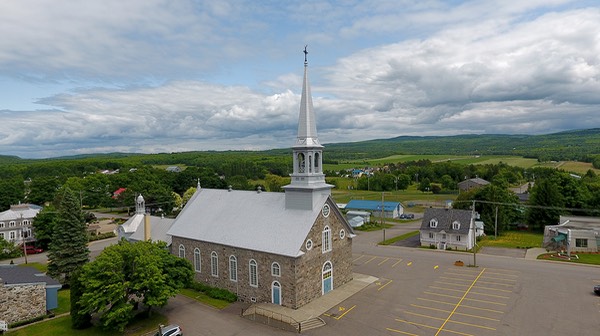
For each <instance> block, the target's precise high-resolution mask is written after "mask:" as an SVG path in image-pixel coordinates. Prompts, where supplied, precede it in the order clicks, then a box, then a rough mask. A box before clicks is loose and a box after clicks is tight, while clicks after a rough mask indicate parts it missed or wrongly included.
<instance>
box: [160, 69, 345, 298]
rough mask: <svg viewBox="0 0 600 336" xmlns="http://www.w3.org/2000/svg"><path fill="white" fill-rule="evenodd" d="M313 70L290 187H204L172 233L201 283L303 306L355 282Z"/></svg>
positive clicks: (305, 89)
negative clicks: (320, 133) (328, 170)
mask: <svg viewBox="0 0 600 336" xmlns="http://www.w3.org/2000/svg"><path fill="white" fill-rule="evenodd" d="M307 68H308V63H307V62H306V60H305V63H304V80H303V85H302V96H301V102H300V113H299V122H298V136H297V139H296V142H295V144H294V146H293V147H292V152H293V153H292V156H293V173H292V174H291V183H290V184H288V185H286V186H284V187H283V189H284V192H283V193H279V192H263V191H262V190H260V188H259V189H258V190H257V191H243V190H232V189H229V190H218V189H203V188H200V185H199V186H198V189H197V191H196V193H195V194H194V195H193V196H192V198H191V199H190V200H189V202H188V203H187V204H186V206H185V207H184V208H183V210H182V211H181V213H180V214H179V215H178V216H177V218H176V219H175V222H174V223H173V226H172V227H171V229H169V231H168V232H167V233H168V234H169V235H171V237H172V252H173V253H174V254H176V255H178V256H180V257H182V258H186V259H188V260H189V261H190V262H191V263H192V265H193V268H194V271H195V279H196V280H197V281H200V282H203V283H205V284H208V285H210V286H215V287H219V288H224V289H227V290H229V291H231V292H233V293H235V294H237V296H238V298H239V300H241V301H244V302H259V303H271V304H276V305H283V306H286V307H289V308H298V307H300V306H303V305H305V304H307V303H309V302H311V301H312V300H314V299H316V298H319V297H321V296H323V295H327V293H329V292H331V291H334V290H335V289H336V288H338V287H340V286H342V285H343V284H345V283H347V282H349V281H351V280H352V239H353V237H354V232H353V229H352V227H351V226H350V225H349V224H348V222H347V220H346V218H345V217H344V215H343V214H342V213H341V211H340V210H339V209H338V207H337V206H336V203H335V202H334V200H333V199H332V197H331V188H332V187H333V186H332V185H329V184H327V183H325V175H324V174H323V157H322V155H323V146H322V145H321V144H320V142H319V139H318V137H317V128H316V119H315V114H314V111H313V103H312V97H311V94H310V86H309V83H308V75H307Z"/></svg>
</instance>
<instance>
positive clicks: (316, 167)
mask: <svg viewBox="0 0 600 336" xmlns="http://www.w3.org/2000/svg"><path fill="white" fill-rule="evenodd" d="M319 161H320V155H319V153H315V173H320V172H321V169H319V167H320V165H321V164H320V163H319Z"/></svg>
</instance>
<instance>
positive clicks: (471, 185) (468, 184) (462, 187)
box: [458, 177, 490, 192]
mask: <svg viewBox="0 0 600 336" xmlns="http://www.w3.org/2000/svg"><path fill="white" fill-rule="evenodd" d="M488 184H490V182H488V181H486V180H484V179H482V178H479V177H476V178H472V179H468V180H464V181H462V182H458V190H459V192H465V191H469V190H471V189H478V188H482V187H485V186H486V185H488Z"/></svg>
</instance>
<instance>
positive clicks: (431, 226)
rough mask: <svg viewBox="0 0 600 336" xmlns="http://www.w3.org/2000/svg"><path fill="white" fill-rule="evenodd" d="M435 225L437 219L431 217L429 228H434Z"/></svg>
mask: <svg viewBox="0 0 600 336" xmlns="http://www.w3.org/2000/svg"><path fill="white" fill-rule="evenodd" d="M437 225H438V221H437V219H435V218H433V219H432V220H430V221H429V227H430V228H436V227H437Z"/></svg>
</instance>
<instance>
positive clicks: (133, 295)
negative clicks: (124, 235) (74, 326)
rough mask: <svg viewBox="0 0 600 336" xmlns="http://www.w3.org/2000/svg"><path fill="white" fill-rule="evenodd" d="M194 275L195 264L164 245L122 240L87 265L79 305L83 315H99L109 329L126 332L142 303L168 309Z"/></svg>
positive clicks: (162, 243)
mask: <svg viewBox="0 0 600 336" xmlns="http://www.w3.org/2000/svg"><path fill="white" fill-rule="evenodd" d="M192 275H193V270H192V266H191V264H190V263H189V262H188V261H187V260H185V259H181V258H179V257H176V256H174V255H172V254H170V253H169V252H168V250H167V249H166V244H165V243H164V242H147V241H141V242H136V243H129V242H127V241H120V242H119V243H118V244H116V245H111V246H109V247H107V248H106V249H104V251H103V252H102V253H101V254H100V255H99V256H98V257H97V258H96V259H95V260H94V261H92V262H90V263H89V264H87V265H85V266H84V268H83V271H82V273H81V278H80V280H81V283H82V285H83V287H84V290H83V295H82V296H81V300H80V301H79V303H80V306H81V307H82V310H83V312H85V313H89V314H99V316H100V323H101V325H102V326H104V327H105V328H108V329H115V330H119V331H122V330H123V329H124V328H125V326H126V325H127V323H128V322H129V321H130V320H131V319H132V318H133V317H134V315H135V309H136V307H137V306H138V303H142V304H143V305H144V306H145V307H147V309H148V311H150V310H151V309H152V308H155V307H162V306H164V305H165V304H167V301H168V299H169V297H172V296H175V295H176V294H177V292H178V291H179V289H180V288H182V287H184V286H186V285H187V284H189V282H190V281H191V279H192Z"/></svg>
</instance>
